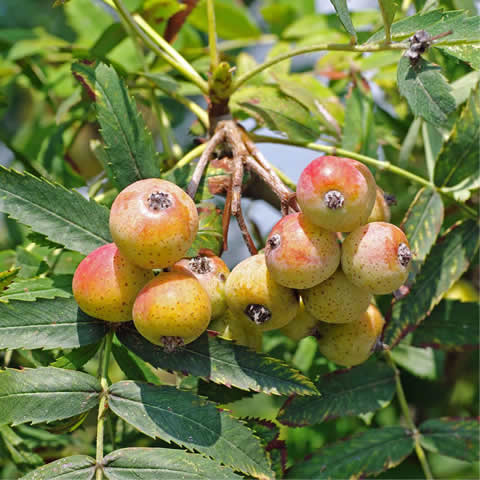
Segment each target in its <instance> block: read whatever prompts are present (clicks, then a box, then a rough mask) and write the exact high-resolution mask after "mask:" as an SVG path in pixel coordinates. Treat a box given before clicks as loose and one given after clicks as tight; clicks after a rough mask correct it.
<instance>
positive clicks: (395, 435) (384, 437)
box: [286, 427, 414, 479]
mask: <svg viewBox="0 0 480 480" xmlns="http://www.w3.org/2000/svg"><path fill="white" fill-rule="evenodd" d="M413 446H414V440H413V438H412V435H411V433H410V432H409V431H408V430H407V429H405V428H403V427H384V428H371V429H369V430H367V431H366V432H362V433H359V434H356V435H354V436H353V437H350V438H349V439H347V440H344V441H340V442H337V443H334V444H332V445H327V446H326V447H324V448H322V449H321V450H320V451H318V452H316V453H315V455H313V456H312V457H311V458H310V459H308V460H305V461H304V462H302V463H298V464H296V465H294V466H293V467H292V468H291V469H290V470H289V471H288V472H287V475H286V478H292V479H293V478H315V479H327V478H328V479H337V478H349V479H358V478H364V477H367V476H372V475H376V474H378V473H380V472H383V471H385V470H388V469H389V468H393V467H395V466H396V465H398V464H399V463H400V462H401V461H402V460H403V459H404V458H405V457H407V456H408V455H410V453H411V452H412V450H413Z"/></svg>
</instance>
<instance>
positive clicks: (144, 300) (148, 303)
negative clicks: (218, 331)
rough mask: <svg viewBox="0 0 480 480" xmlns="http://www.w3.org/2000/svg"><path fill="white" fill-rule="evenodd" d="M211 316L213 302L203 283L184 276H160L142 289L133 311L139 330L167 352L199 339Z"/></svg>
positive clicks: (171, 274) (177, 273)
mask: <svg viewBox="0 0 480 480" xmlns="http://www.w3.org/2000/svg"><path fill="white" fill-rule="evenodd" d="M211 313H212V308H211V306H210V299H209V298H208V294H207V292H206V291H205V289H204V288H203V287H202V286H201V285H200V282H199V281H198V280H197V279H196V278H195V277H193V276H192V275H187V274H185V273H180V272H162V273H159V274H158V275H157V276H156V277H155V278H154V279H153V280H151V281H150V282H149V283H147V284H146V285H145V286H144V287H143V288H142V290H141V291H140V293H139V294H138V296H137V299H136V300H135V304H134V305H133V311H132V315H133V321H134V323H135V327H136V328H137V330H138V331H139V332H140V333H141V334H142V335H143V336H144V337H145V338H146V339H147V340H149V341H150V342H152V343H154V344H155V345H162V346H163V347H164V348H165V350H167V351H173V350H175V348H178V347H182V346H183V345H186V344H187V343H190V342H193V340H195V339H196V338H198V337H199V336H200V335H201V334H202V333H203V332H204V331H205V330H206V328H207V326H208V323H209V322H210V316H211Z"/></svg>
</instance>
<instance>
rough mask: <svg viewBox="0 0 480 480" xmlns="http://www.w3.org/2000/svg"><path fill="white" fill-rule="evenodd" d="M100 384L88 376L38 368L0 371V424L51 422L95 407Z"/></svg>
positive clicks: (67, 371)
mask: <svg viewBox="0 0 480 480" xmlns="http://www.w3.org/2000/svg"><path fill="white" fill-rule="evenodd" d="M100 391H101V388H100V383H99V381H98V380H97V379H96V378H95V377H92V376H91V375H87V374H86V373H82V372H76V371H72V370H63V369H61V368H53V367H40V368H26V369H24V370H14V369H11V368H9V369H7V370H5V371H3V372H0V412H1V414H0V423H2V424H3V423H10V424H13V425H18V424H20V423H26V422H31V423H33V424H35V423H40V422H52V421H54V420H61V419H64V418H69V417H73V416H74V415H78V414H80V413H83V412H87V411H88V410H90V409H91V408H93V407H94V406H96V405H97V404H98V397H99V395H100Z"/></svg>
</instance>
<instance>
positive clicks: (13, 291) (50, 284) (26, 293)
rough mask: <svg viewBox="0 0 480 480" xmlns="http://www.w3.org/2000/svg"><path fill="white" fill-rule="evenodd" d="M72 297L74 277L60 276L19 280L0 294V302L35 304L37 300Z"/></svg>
mask: <svg viewBox="0 0 480 480" xmlns="http://www.w3.org/2000/svg"><path fill="white" fill-rule="evenodd" d="M71 296H72V277H71V276H70V275H60V276H57V277H53V278H49V277H36V278H27V279H19V280H17V281H15V282H13V283H11V284H10V285H9V286H8V288H7V289H6V290H4V291H3V292H1V293H0V302H8V301H10V300H22V301H24V302H34V301H35V300H36V299H37V298H47V299H52V298H55V297H62V298H69V297H71Z"/></svg>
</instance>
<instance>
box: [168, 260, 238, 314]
mask: <svg viewBox="0 0 480 480" xmlns="http://www.w3.org/2000/svg"><path fill="white" fill-rule="evenodd" d="M204 266H206V270H208V271H205V273H203V270H204V269H203V267H204ZM170 270H171V271H172V272H183V273H190V274H192V275H193V276H194V277H195V278H196V279H197V280H198V281H199V282H200V283H201V285H202V287H203V288H204V289H205V290H206V291H207V293H208V296H209V297H210V302H211V304H212V320H213V319H215V318H218V317H220V316H221V315H223V314H224V313H225V311H226V310H227V299H226V297H225V282H226V281H227V278H228V275H229V274H230V269H229V268H228V267H227V265H226V264H225V262H224V261H223V260H222V259H221V258H220V257H217V256H216V255H200V256H198V257H194V258H182V260H180V261H178V262H177V263H175V265H173V267H171V269H170Z"/></svg>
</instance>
